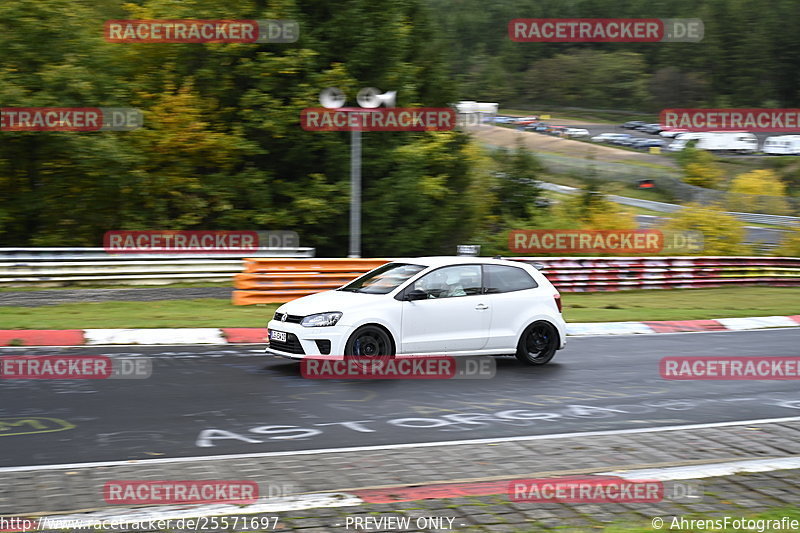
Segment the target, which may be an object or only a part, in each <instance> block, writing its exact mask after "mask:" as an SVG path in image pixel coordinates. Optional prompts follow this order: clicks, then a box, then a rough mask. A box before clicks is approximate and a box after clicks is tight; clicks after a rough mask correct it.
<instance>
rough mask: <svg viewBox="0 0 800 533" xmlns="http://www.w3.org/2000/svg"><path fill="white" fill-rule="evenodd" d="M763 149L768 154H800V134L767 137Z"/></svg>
mask: <svg viewBox="0 0 800 533" xmlns="http://www.w3.org/2000/svg"><path fill="white" fill-rule="evenodd" d="M762 151H763V152H764V153H765V154H768V155H800V135H776V136H775V137H767V138H766V139H765V140H764V147H763V149H762Z"/></svg>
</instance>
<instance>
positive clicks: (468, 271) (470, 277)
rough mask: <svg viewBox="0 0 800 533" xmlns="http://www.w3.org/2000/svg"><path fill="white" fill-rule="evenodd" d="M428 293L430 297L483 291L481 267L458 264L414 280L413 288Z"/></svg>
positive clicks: (467, 294) (444, 296)
mask: <svg viewBox="0 0 800 533" xmlns="http://www.w3.org/2000/svg"><path fill="white" fill-rule="evenodd" d="M416 289H420V290H423V291H425V292H426V293H428V298H429V299H430V298H454V297H458V296H470V295H473V294H480V293H481V267H480V266H479V265H456V266H449V267H444V268H440V269H438V270H434V271H433V272H431V273H430V274H427V275H425V276H423V277H421V278H420V279H418V280H417V281H415V282H414V286H413V287H412V290H416Z"/></svg>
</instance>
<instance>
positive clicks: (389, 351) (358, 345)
mask: <svg viewBox="0 0 800 533" xmlns="http://www.w3.org/2000/svg"><path fill="white" fill-rule="evenodd" d="M344 355H357V356H362V357H381V356H383V357H386V356H392V355H394V346H393V344H392V339H391V337H389V334H388V333H387V332H386V330H385V329H383V328H381V327H378V326H372V325H367V326H361V327H360V328H358V329H357V330H356V331H355V332H354V333H353V334H352V335H351V336H350V338H349V339H348V340H347V344H346V345H345V349H344Z"/></svg>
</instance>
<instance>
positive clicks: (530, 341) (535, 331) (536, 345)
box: [516, 320, 559, 365]
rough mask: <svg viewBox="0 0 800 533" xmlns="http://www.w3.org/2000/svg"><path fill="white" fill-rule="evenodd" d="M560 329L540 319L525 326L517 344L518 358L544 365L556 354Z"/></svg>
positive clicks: (525, 361) (529, 362)
mask: <svg viewBox="0 0 800 533" xmlns="http://www.w3.org/2000/svg"><path fill="white" fill-rule="evenodd" d="M558 341H559V339H558V330H556V328H555V326H553V325H552V324H551V323H549V322H545V321H543V320H539V321H537V322H534V323H533V324H531V325H529V326H528V327H527V328H525V331H523V332H522V335H521V336H520V339H519V343H518V344H517V354H516V355H517V359H519V360H520V361H522V362H523V363H527V364H529V365H543V364H546V363H548V362H550V360H551V359H552V358H553V356H555V355H556V350H557V349H558Z"/></svg>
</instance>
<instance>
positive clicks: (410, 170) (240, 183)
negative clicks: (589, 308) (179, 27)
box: [0, 0, 488, 255]
mask: <svg viewBox="0 0 800 533" xmlns="http://www.w3.org/2000/svg"><path fill="white" fill-rule="evenodd" d="M183 18H185V19H189V18H192V19H256V20H258V19H295V20H297V21H298V22H299V23H300V27H301V37H300V40H299V41H298V42H297V43H293V44H233V43H231V44H224V43H213V44H212V43H210V44H163V43H157V44H129V43H128V44H113V43H107V42H105V41H104V39H103V23H104V21H105V20H108V19H183ZM437 43H439V38H438V36H437V31H436V26H435V25H434V22H433V20H432V19H431V16H430V13H429V11H428V9H427V7H426V6H425V5H424V3H423V1H422V0H386V1H384V2H381V3H380V4H376V3H374V2H369V1H367V0H348V1H347V2H338V1H333V0H314V1H311V0H274V1H270V2H268V3H266V2H262V1H256V0H244V1H241V2H228V1H223V0H209V1H204V2H197V1H189V2H176V1H174V0H141V1H137V2H135V3H122V2H119V1H117V0H104V1H100V2H93V3H87V2H73V1H71V0H19V1H15V2H4V3H0V57H1V58H2V59H0V101H1V102H2V105H3V106H4V107H31V106H59V107H72V106H76V107H80V106H83V107H88V106H92V107H94V106H97V107H101V106H108V107H136V108H139V109H141V110H142V111H143V113H144V119H145V126H144V127H143V128H141V129H139V130H136V131H133V132H92V133H36V132H9V131H5V132H2V133H0V135H2V143H0V186H1V187H2V199H0V241H2V243H3V244H4V245H7V246H10V245H31V244H34V245H61V246H70V245H92V246H98V245H99V244H100V243H101V242H102V235H103V233H104V232H105V231H107V230H111V229H291V230H295V231H298V233H299V234H300V237H301V244H302V245H306V246H315V247H317V251H318V253H319V254H320V255H343V254H344V253H345V252H346V249H347V233H348V210H349V203H348V197H349V166H350V165H349V153H350V135H349V134H348V133H336V132H332V133H322V132H306V131H304V130H303V129H302V128H301V127H300V123H299V117H300V111H301V110H302V109H303V108H306V107H318V106H319V103H318V100H317V98H318V94H319V92H320V90H321V89H323V88H325V87H329V86H337V87H340V88H341V89H343V90H344V91H345V92H346V93H347V95H348V97H349V99H350V103H351V104H352V103H354V100H355V95H356V93H357V91H358V89H360V88H362V87H369V86H373V87H378V88H380V89H383V90H396V91H398V102H397V104H398V105H401V106H429V107H437V106H444V105H447V103H448V102H451V101H453V100H454V99H455V89H454V85H453V83H452V80H451V79H450V77H449V75H448V72H447V68H446V64H445V62H444V60H443V57H442V55H443V51H444V49H445V48H444V47H443V46H440V45H438V44H437ZM363 143H364V150H363V183H364V190H363V195H364V198H365V206H364V213H363V226H364V247H363V252H364V254H365V255H380V254H384V255H386V254H406V253H408V254H412V253H425V252H431V251H434V250H439V249H442V250H444V247H445V244H447V245H448V246H449V243H451V242H453V243H454V242H456V241H459V240H460V239H463V238H466V236H467V235H468V234H469V232H470V231H471V230H472V229H473V228H475V227H477V225H478V224H479V223H480V219H479V218H477V217H479V216H481V213H482V207H481V206H482V205H483V204H484V203H486V202H482V201H481V200H479V199H476V198H477V195H478V193H479V192H480V186H479V185H477V184H478V183H479V182H480V180H481V179H482V177H481V176H483V174H481V172H479V171H477V170H476V168H474V167H476V165H477V162H476V161H475V159H474V158H471V157H470V155H469V153H468V152H469V150H470V148H469V144H468V141H467V137H466V136H465V135H464V134H462V133H457V132H452V133H446V134H441V133H365V134H364V135H363ZM484 170H485V169H484ZM487 195H488V193H487ZM487 195H484V196H487ZM476 206H477V207H476Z"/></svg>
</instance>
